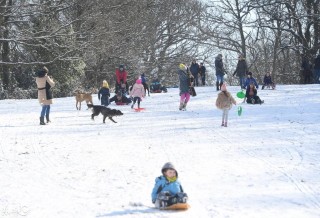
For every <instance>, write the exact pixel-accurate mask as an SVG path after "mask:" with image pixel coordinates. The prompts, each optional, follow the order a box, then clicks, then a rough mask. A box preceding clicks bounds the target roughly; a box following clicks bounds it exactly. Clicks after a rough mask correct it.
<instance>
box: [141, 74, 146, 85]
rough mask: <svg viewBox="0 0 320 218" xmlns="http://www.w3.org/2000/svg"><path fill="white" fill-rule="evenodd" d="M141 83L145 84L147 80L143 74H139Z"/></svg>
mask: <svg viewBox="0 0 320 218" xmlns="http://www.w3.org/2000/svg"><path fill="white" fill-rule="evenodd" d="M141 82H142V83H146V82H147V78H146V76H145V75H144V73H143V74H141Z"/></svg>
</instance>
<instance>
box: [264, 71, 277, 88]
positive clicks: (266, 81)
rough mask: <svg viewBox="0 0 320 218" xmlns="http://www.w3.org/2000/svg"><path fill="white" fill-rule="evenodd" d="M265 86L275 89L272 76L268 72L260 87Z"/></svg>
mask: <svg viewBox="0 0 320 218" xmlns="http://www.w3.org/2000/svg"><path fill="white" fill-rule="evenodd" d="M265 87H267V88H272V89H275V87H276V85H275V84H274V82H272V78H271V74H270V73H267V74H266V75H265V76H264V78H263V86H262V88H261V89H264V88H265Z"/></svg>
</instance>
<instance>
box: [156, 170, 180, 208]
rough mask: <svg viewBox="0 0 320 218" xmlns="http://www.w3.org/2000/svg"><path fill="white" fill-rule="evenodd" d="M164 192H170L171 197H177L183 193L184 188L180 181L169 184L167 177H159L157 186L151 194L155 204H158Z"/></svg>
mask: <svg viewBox="0 0 320 218" xmlns="http://www.w3.org/2000/svg"><path fill="white" fill-rule="evenodd" d="M163 191H169V192H170V194H171V195H175V194H177V193H178V192H183V190H182V186H181V184H180V182H179V181H178V180H176V181H175V182H169V181H168V180H167V179H166V177H164V176H159V177H157V178H156V184H155V185H154V188H153V190H152V194H151V198H152V202H153V203H154V202H156V199H157V196H158V194H159V193H160V192H163Z"/></svg>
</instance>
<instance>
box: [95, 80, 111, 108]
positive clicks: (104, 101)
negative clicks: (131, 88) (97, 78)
mask: <svg viewBox="0 0 320 218" xmlns="http://www.w3.org/2000/svg"><path fill="white" fill-rule="evenodd" d="M109 97H110V90H109V84H108V82H107V81H106V80H103V82H102V87H101V89H100V90H99V92H98V99H99V100H101V105H103V106H108V105H109Z"/></svg>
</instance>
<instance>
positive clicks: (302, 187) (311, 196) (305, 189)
mask: <svg viewBox="0 0 320 218" xmlns="http://www.w3.org/2000/svg"><path fill="white" fill-rule="evenodd" d="M213 131H214V133H216V134H217V135H219V136H220V137H221V138H223V139H224V140H226V141H227V142H228V143H229V144H230V147H229V149H228V150H226V151H229V150H230V148H231V147H232V145H233V144H234V142H232V141H231V140H230V137H231V136H230V135H228V136H227V137H226V136H224V135H222V134H221V133H220V132H218V131H216V130H213ZM242 136H244V135H243V134H242ZM236 143H237V144H240V145H241V147H239V148H238V149H240V150H242V151H244V152H245V153H246V154H247V155H248V156H250V157H253V158H255V159H258V160H260V161H262V162H264V163H265V164H266V165H267V166H268V167H269V168H271V169H274V170H275V171H277V172H279V173H281V174H282V175H284V176H285V177H286V178H287V179H288V180H289V181H290V182H291V183H292V184H294V186H295V187H296V188H297V189H298V190H299V191H300V192H301V193H303V194H305V195H307V196H308V200H309V202H310V203H311V204H312V205H313V206H314V207H316V208H319V209H320V199H319V198H318V197H317V195H316V192H315V191H314V189H313V188H312V187H311V186H309V185H306V184H305V183H302V182H301V181H299V180H298V179H296V178H294V177H293V176H290V175H289V174H288V173H286V172H285V171H284V170H282V169H279V167H277V166H276V165H275V164H273V163H271V162H270V161H268V160H266V159H263V158H259V157H257V156H256V155H255V154H254V152H250V151H248V150H246V149H245V148H244V143H243V142H239V141H237V142H236ZM219 146H220V147H221V145H219ZM297 152H298V151H297ZM289 153H290V152H289ZM298 153H299V152H298ZM299 155H301V154H300V153H299Z"/></svg>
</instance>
